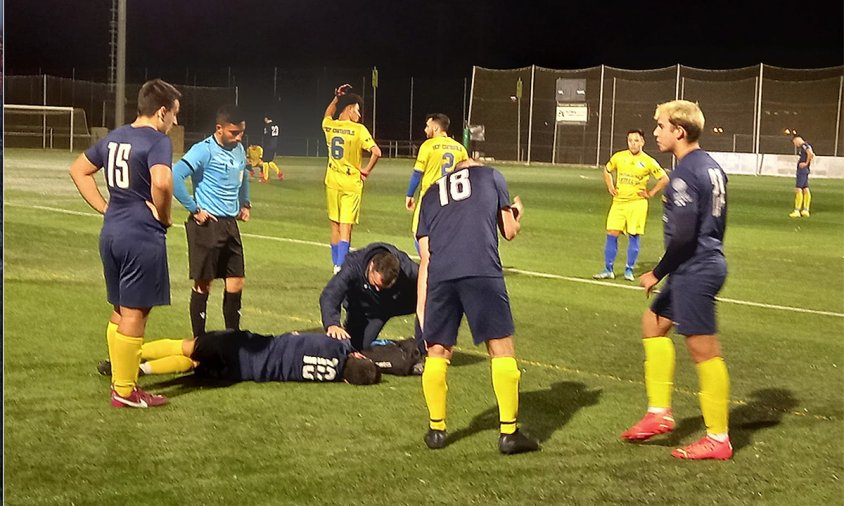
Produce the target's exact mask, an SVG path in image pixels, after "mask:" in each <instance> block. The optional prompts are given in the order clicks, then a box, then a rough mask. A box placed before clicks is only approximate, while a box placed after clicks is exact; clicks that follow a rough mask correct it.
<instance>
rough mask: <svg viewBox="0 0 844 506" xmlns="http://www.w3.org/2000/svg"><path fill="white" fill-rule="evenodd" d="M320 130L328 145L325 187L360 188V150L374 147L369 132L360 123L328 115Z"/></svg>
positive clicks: (345, 189) (351, 189) (359, 189)
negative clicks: (332, 117) (336, 118)
mask: <svg viewBox="0 0 844 506" xmlns="http://www.w3.org/2000/svg"><path fill="white" fill-rule="evenodd" d="M322 129H323V131H324V132H325V142H326V145H327V147H328V168H327V169H326V171H325V186H326V187H327V188H331V189H334V190H342V191H350V192H354V191H357V192H359V191H361V190H362V189H363V181H362V180H361V178H360V164H361V158H362V156H361V150H363V149H365V150H367V151H369V150H371V149H372V148H373V147H374V146H375V140H373V139H372V134H370V133H369V130H367V128H366V127H365V126H364V125H362V124H360V123H355V122H354V121H348V120H335V119H331V118H329V117H328V116H326V117H325V118H323V120H322Z"/></svg>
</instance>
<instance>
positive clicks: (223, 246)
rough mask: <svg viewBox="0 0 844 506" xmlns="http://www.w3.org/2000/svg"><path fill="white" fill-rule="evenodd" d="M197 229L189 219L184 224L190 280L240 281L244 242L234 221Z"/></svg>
mask: <svg viewBox="0 0 844 506" xmlns="http://www.w3.org/2000/svg"><path fill="white" fill-rule="evenodd" d="M217 220H218V221H212V220H208V221H206V222H205V223H203V224H202V225H199V224H198V223H196V221H194V220H193V219H192V218H188V221H187V222H185V232H186V233H187V236H188V260H189V263H190V278H191V279H193V280H199V279H202V280H208V279H219V278H242V277H244V275H245V271H244V267H243V241H242V240H241V238H240V229H238V227H237V220H236V219H234V218H217Z"/></svg>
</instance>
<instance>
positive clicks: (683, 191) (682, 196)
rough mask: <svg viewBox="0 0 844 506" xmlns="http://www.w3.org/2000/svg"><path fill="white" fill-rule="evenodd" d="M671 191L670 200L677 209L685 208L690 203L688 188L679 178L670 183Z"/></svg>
mask: <svg viewBox="0 0 844 506" xmlns="http://www.w3.org/2000/svg"><path fill="white" fill-rule="evenodd" d="M671 189H672V190H674V191H673V193H674V194H673V195H672V196H671V197H672V200H673V202H674V205H675V206H677V207H685V206H686V204H688V203H690V202H691V201H692V197H690V196H689V192H688V191H687V190H688V189H689V186H688V185H687V184H686V182H685V181H683V180H682V179H680V178H677V179H675V180H673V181H671Z"/></svg>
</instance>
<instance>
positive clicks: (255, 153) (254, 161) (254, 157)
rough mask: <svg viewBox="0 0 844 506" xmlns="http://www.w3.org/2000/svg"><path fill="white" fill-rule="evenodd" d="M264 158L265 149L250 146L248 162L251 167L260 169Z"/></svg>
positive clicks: (247, 155) (247, 154) (247, 156)
mask: <svg viewBox="0 0 844 506" xmlns="http://www.w3.org/2000/svg"><path fill="white" fill-rule="evenodd" d="M262 156H264V148H262V147H261V146H254V145H253V146H249V148H248V149H247V150H246V162H247V163H248V164H249V166H250V167H260V166H261V157H262Z"/></svg>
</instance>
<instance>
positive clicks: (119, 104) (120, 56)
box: [114, 0, 126, 128]
mask: <svg viewBox="0 0 844 506" xmlns="http://www.w3.org/2000/svg"><path fill="white" fill-rule="evenodd" d="M116 86H117V88H116V89H115V95H114V127H115V128H117V127H119V126H121V125H122V124H123V123H124V115H125V112H126V0H118V2H117V82H116Z"/></svg>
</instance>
